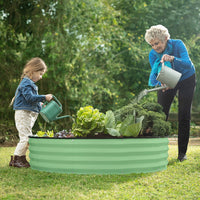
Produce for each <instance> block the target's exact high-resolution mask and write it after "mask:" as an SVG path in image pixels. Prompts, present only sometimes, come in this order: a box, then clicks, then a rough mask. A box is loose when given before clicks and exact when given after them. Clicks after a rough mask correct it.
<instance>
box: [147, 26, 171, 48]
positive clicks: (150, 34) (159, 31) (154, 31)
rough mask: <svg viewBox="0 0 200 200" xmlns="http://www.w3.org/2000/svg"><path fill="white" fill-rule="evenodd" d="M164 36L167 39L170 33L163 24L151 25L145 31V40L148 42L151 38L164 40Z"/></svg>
mask: <svg viewBox="0 0 200 200" xmlns="http://www.w3.org/2000/svg"><path fill="white" fill-rule="evenodd" d="M166 38H167V40H168V39H169V38H170V34H169V32H168V29H167V28H166V27H164V26H163V25H155V26H151V27H150V29H147V30H146V33H145V40H146V42H147V43H149V44H150V42H151V40H155V39H159V40H161V41H164V40H165V39H166Z"/></svg>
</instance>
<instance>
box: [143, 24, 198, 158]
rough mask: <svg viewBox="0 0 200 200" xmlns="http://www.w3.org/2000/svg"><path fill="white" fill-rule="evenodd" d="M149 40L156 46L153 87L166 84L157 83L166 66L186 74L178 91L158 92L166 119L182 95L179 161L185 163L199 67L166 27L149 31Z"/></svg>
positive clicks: (147, 36)
mask: <svg viewBox="0 0 200 200" xmlns="http://www.w3.org/2000/svg"><path fill="white" fill-rule="evenodd" d="M145 40H146V42H147V43H148V44H150V45H151V47H152V50H151V51H150V53H149V62H150V65H151V73H150V77H149V86H157V85H162V84H161V83H160V82H158V81H157V80H156V77H157V75H158V73H159V71H160V70H161V67H162V63H164V64H165V65H166V66H168V67H170V68H173V69H174V70H176V71H178V72H180V73H181V74H182V76H181V78H180V80H179V82H178V84H177V85H176V87H175V88H174V89H170V88H169V89H167V90H162V91H161V90H160V91H158V103H159V104H160V105H162V107H163V111H164V113H165V114H166V120H167V119H168V116H169V110H170V106H171V104H172V101H173V99H174V97H175V95H176V94H177V92H178V122H179V126H178V160H180V161H181V162H182V161H184V160H186V159H187V156H186V152H187V146H188V141H189V134H190V118H191V105H192V99H193V95H194V89H195V85H196V81H195V68H194V65H193V63H192V61H191V60H190V57H189V55H188V52H187V49H186V47H185V45H184V43H183V42H182V41H181V40H174V39H170V34H169V32H168V29H167V28H166V27H164V26H162V25H156V26H152V27H150V29H148V30H146V34H145Z"/></svg>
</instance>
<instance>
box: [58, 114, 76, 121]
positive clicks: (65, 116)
mask: <svg viewBox="0 0 200 200" xmlns="http://www.w3.org/2000/svg"><path fill="white" fill-rule="evenodd" d="M67 117H69V118H71V119H72V120H73V117H72V116H71V115H64V116H60V117H56V118H55V120H58V119H63V118H67Z"/></svg>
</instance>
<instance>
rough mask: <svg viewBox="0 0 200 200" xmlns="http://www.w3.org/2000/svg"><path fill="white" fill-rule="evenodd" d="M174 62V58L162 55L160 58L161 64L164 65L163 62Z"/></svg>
mask: <svg viewBox="0 0 200 200" xmlns="http://www.w3.org/2000/svg"><path fill="white" fill-rule="evenodd" d="M173 60H174V56H170V55H168V54H164V55H163V56H162V58H161V61H160V62H161V63H164V62H165V61H169V62H172V61H173Z"/></svg>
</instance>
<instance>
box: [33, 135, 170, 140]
mask: <svg viewBox="0 0 200 200" xmlns="http://www.w3.org/2000/svg"><path fill="white" fill-rule="evenodd" d="M29 138H35V139H56V140H61V139H62V140H63V139H65V140H72V139H73V140H78V139H79V140H113V139H114V140H119V139H124V140H127V139H159V138H168V136H164V137H159V136H158V137H155V136H154V137H153V136H149V137H146V136H145V137H122V138H120V137H115V138H98V137H91V138H83V137H82V138H81V137H80V138H79V137H69V138H56V137H37V136H29Z"/></svg>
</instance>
